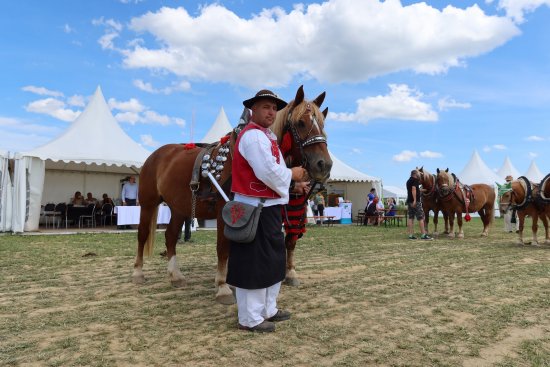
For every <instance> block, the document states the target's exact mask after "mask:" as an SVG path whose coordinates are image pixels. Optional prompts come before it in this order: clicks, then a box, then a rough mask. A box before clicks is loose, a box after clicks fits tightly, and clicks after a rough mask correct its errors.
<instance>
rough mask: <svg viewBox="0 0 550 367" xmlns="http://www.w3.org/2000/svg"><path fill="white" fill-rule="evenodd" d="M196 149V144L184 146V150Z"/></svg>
mask: <svg viewBox="0 0 550 367" xmlns="http://www.w3.org/2000/svg"><path fill="white" fill-rule="evenodd" d="M196 147H197V146H196V145H195V143H187V144H183V149H186V150H189V149H195V148H196Z"/></svg>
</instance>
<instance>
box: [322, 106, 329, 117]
mask: <svg viewBox="0 0 550 367" xmlns="http://www.w3.org/2000/svg"><path fill="white" fill-rule="evenodd" d="M321 113H322V114H323V117H324V118H327V115H328V107H327V108H325V109H324V110H323V112H321Z"/></svg>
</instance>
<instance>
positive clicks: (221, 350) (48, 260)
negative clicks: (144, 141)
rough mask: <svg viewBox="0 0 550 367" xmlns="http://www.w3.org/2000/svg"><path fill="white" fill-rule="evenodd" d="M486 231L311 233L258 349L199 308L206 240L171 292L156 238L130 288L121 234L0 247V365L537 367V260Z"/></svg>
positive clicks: (207, 277) (543, 303)
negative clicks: (138, 280) (282, 311)
mask: <svg viewBox="0 0 550 367" xmlns="http://www.w3.org/2000/svg"><path fill="white" fill-rule="evenodd" d="M501 224H502V223H499V222H497V223H495V225H494V226H493V229H492V233H491V235H490V237H489V238H480V237H478V234H479V233H480V232H481V231H480V227H479V225H478V224H476V223H473V222H472V223H470V224H469V227H467V229H468V230H467V232H466V236H467V238H466V239H464V240H449V239H446V238H443V237H440V238H439V239H437V240H435V241H431V242H426V241H420V240H417V241H409V240H407V239H406V236H405V230H404V229H403V227H401V228H383V227H382V228H373V227H356V226H335V227H333V228H327V227H322V228H317V227H311V228H309V231H308V233H307V234H306V236H305V238H304V239H302V240H301V241H300V243H299V248H298V250H297V266H298V269H297V270H298V274H299V278H300V280H301V282H302V284H301V285H300V286H299V287H292V288H291V287H286V286H285V287H283V288H282V291H281V296H280V299H279V304H280V306H282V307H284V308H287V309H289V310H291V311H292V312H293V317H292V319H291V320H289V321H285V322H282V323H279V324H277V331H276V332H275V333H272V334H264V335H262V334H254V333H249V332H244V331H238V330H237V329H236V325H237V318H236V307H235V306H224V305H220V304H217V303H216V302H215V301H214V287H213V283H214V271H215V265H216V257H215V244H214V239H215V232H207V231H199V232H197V233H195V234H194V237H193V243H191V244H185V245H179V246H178V258H179V262H180V267H181V269H182V271H183V273H184V275H185V276H186V278H187V285H186V286H185V287H184V288H181V289H175V288H172V287H171V286H170V284H169V282H168V280H167V277H166V274H165V271H166V260H165V259H164V258H162V257H161V256H159V255H158V254H159V252H160V251H162V250H163V248H162V247H163V246H162V241H163V240H162V237H161V236H162V234H159V238H158V240H157V246H156V249H155V255H154V256H153V257H151V258H148V259H146V262H145V269H144V270H145V273H146V276H147V282H146V284H144V285H140V286H137V285H134V284H132V283H131V281H130V275H131V271H132V265H133V257H134V253H135V241H136V240H135V236H136V234H135V233H113V234H104V233H96V234H86V233H83V234H77V235H38V236H10V235H6V236H0V281H1V284H0V320H1V321H0V365H8V366H127V365H133V366H220V365H223V366H365V365H376V366H549V365H550V337H549V335H550V333H549V331H550V315H549V312H548V310H549V306H550V284H549V283H550V281H549V280H550V277H549V275H550V266H549V265H550V246H549V245H545V246H541V247H533V246H525V247H520V246H517V245H516V244H515V234H507V233H503V232H502V231H501V230H500V229H501Z"/></svg>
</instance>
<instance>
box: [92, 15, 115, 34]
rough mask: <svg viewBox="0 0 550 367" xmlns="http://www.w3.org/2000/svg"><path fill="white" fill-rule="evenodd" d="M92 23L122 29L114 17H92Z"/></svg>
mask: <svg viewBox="0 0 550 367" xmlns="http://www.w3.org/2000/svg"><path fill="white" fill-rule="evenodd" d="M92 24H93V25H95V26H103V27H107V28H111V29H113V30H115V31H117V32H120V31H122V24H121V23H119V22H117V21H116V20H114V19H105V18H104V17H101V18H99V19H93V20H92Z"/></svg>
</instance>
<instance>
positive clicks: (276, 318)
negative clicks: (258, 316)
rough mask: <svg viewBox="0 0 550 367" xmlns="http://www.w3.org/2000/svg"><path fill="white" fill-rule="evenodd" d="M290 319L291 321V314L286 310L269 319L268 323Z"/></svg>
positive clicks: (279, 311)
mask: <svg viewBox="0 0 550 367" xmlns="http://www.w3.org/2000/svg"><path fill="white" fill-rule="evenodd" d="M288 319H290V312H288V311H285V310H278V311H277V313H276V314H275V315H273V316H271V317H270V318H269V319H267V321H272V322H273V321H274V322H277V321H285V320H288Z"/></svg>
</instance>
